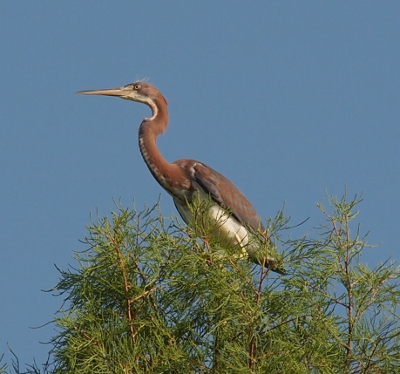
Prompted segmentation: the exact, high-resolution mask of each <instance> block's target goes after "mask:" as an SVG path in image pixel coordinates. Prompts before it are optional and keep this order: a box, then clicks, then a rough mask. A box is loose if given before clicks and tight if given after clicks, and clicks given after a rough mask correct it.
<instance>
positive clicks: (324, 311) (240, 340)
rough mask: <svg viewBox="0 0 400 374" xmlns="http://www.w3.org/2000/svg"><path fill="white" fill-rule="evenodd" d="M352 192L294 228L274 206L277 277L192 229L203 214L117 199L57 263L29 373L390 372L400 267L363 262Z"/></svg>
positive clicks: (395, 365)
mask: <svg viewBox="0 0 400 374" xmlns="http://www.w3.org/2000/svg"><path fill="white" fill-rule="evenodd" d="M360 201H361V199H358V198H357V197H355V198H354V199H351V200H350V201H348V199H347V197H346V196H344V197H343V198H342V199H340V200H337V199H335V198H333V197H328V202H329V205H328V207H327V208H325V207H324V206H322V205H319V209H320V211H321V212H322V217H324V218H323V219H324V222H323V223H322V224H321V225H320V226H319V227H318V228H316V229H314V230H311V231H310V232H309V233H308V234H307V235H304V236H303V237H301V238H297V239H293V238H290V237H289V238H287V237H286V233H287V232H290V231H291V230H288V229H289V228H290V226H289V220H288V219H286V218H285V217H284V214H283V212H279V213H278V214H277V216H276V217H275V219H274V220H272V221H271V222H270V224H269V227H270V229H269V230H270V234H271V236H272V238H273V243H275V246H276V247H277V248H278V250H277V252H278V253H282V256H283V262H284V266H285V268H286V271H287V274H286V275H284V276H281V275H278V274H275V273H273V272H271V271H270V270H268V269H267V268H265V267H261V266H258V265H254V264H251V263H250V262H248V261H246V260H245V259H243V258H240V256H236V255H235V253H232V252H229V253H227V252H225V251H224V250H223V243H219V242H218V240H216V241H214V242H213V243H210V242H208V241H202V240H200V239H198V235H199V233H201V236H202V237H207V232H208V230H212V228H210V227H208V226H207V224H204V222H199V221H201V220H195V222H193V224H192V225H189V226H184V227H183V226H181V225H180V223H179V221H178V220H176V219H174V218H172V219H164V218H163V217H162V215H161V214H160V212H159V211H158V210H157V207H154V208H153V209H145V210H143V211H142V212H137V211H136V210H135V209H130V208H129V209H128V208H123V207H119V208H118V211H117V212H115V213H113V214H112V216H111V217H104V218H101V219H99V221H98V222H96V223H94V224H92V225H90V226H89V227H88V235H87V237H86V238H85V240H84V242H85V250H84V251H82V252H76V253H75V256H76V259H77V263H78V264H79V265H78V266H76V267H75V268H73V267H71V268H69V269H60V270H59V271H60V280H59V282H58V284H57V286H56V287H55V288H54V291H56V292H57V293H58V294H59V295H60V297H61V298H62V300H63V301H64V302H63V306H62V308H61V309H60V311H59V313H58V314H57V315H56V317H55V319H54V324H55V330H56V332H55V334H56V335H55V336H54V338H53V339H52V340H51V347H52V349H51V352H50V359H49V362H48V363H46V364H45V365H44V366H43V367H41V366H40V365H36V364H34V365H32V366H30V367H28V369H27V372H29V373H50V372H51V373H60V374H61V373H63V374H64V373H79V374H86V373H88V374H89V373H91V374H93V373H185V374H186V373H299V374H301V373H348V374H350V373H354V374H355V373H398V372H400V329H399V327H400V325H399V316H398V306H399V301H400V290H399V284H398V278H399V275H400V269H399V268H398V267H395V266H394V264H393V263H390V262H388V261H383V262H382V263H381V264H379V265H377V266H376V267H374V268H372V269H371V268H369V267H368V266H367V265H366V264H363V262H362V257H361V255H362V253H363V251H365V250H368V247H369V245H367V243H366V237H365V236H363V234H362V233H361V229H360V227H359V226H357V224H356V223H355V217H356V216H357V213H358V211H357V210H356V209H357V205H358V204H359V203H360ZM193 209H199V211H198V212H201V210H202V207H201V206H199V207H194V208H193ZM194 213H197V212H194ZM199 214H200V213H199ZM195 216H198V217H201V215H196V214H195ZM350 229H351V230H350ZM265 250H266V251H269V253H272V254H273V255H274V256H277V254H276V253H275V252H274V248H271V247H267V248H265ZM13 366H14V367H13V372H18V373H19V372H21V371H20V368H19V365H18V361H17V359H15V361H14V365H13ZM0 372H7V373H10V372H11V371H10V369H9V368H6V367H3V369H2V371H1V370H0Z"/></svg>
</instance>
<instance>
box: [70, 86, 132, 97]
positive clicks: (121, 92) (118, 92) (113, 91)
mask: <svg viewBox="0 0 400 374" xmlns="http://www.w3.org/2000/svg"><path fill="white" fill-rule="evenodd" d="M131 92H132V90H130V89H128V88H126V87H119V88H107V89H104V90H89V91H78V92H77V94H79V95H105V96H120V97H121V96H126V95H128V94H129V93H131Z"/></svg>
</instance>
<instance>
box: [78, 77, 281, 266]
mask: <svg viewBox="0 0 400 374" xmlns="http://www.w3.org/2000/svg"><path fill="white" fill-rule="evenodd" d="M78 94H81V95H106V96H115V97H120V98H122V99H126V100H132V101H136V102H139V103H143V104H146V105H147V106H149V107H150V109H151V113H152V115H151V117H149V118H144V119H143V120H142V123H141V124H140V126H139V149H140V153H141V154H142V157H143V159H144V161H145V163H146V165H147V167H148V168H149V170H150V172H151V174H152V175H153V177H154V178H155V180H156V181H157V182H158V183H159V184H160V185H161V187H163V188H164V189H165V190H166V191H167V192H168V193H169V194H170V195H171V196H172V199H173V201H174V204H175V207H176V209H177V210H178V212H179V214H180V216H181V217H182V219H183V220H184V221H185V223H186V224H188V223H190V222H191V221H192V219H193V209H191V205H192V204H193V203H194V202H195V201H198V200H199V199H200V200H206V199H209V200H210V201H211V203H210V204H209V207H208V208H207V209H208V210H209V212H208V213H209V219H210V220H211V221H212V222H214V223H215V224H216V225H217V227H218V234H219V235H221V236H222V237H223V238H224V239H226V243H228V245H229V247H238V248H240V249H241V250H242V252H243V253H245V254H246V255H247V257H248V258H249V259H250V260H252V261H253V262H255V263H258V264H260V265H264V266H265V267H266V268H270V269H271V270H273V271H275V272H277V273H280V274H283V273H284V272H283V271H282V270H280V269H278V268H277V263H276V260H275V258H274V257H272V256H270V255H269V254H267V255H264V256H263V257H262V258H260V257H259V250H260V247H261V246H262V243H268V242H269V241H270V239H269V237H268V234H267V231H266V230H265V227H264V225H263V224H262V221H261V219H260V217H259V215H258V214H257V212H256V210H255V208H254V207H253V205H252V204H251V203H250V201H249V200H248V199H247V198H246V197H245V196H244V195H243V193H242V192H241V191H240V190H239V189H238V188H237V187H236V186H235V185H234V184H233V183H232V182H231V181H230V180H229V179H227V178H226V177H224V176H223V175H222V174H220V173H218V172H217V171H215V170H214V169H213V168H211V167H210V166H208V165H206V164H204V163H203V162H200V161H196V160H190V159H181V160H177V161H174V162H172V163H170V162H168V161H167V160H166V159H165V158H164V157H163V156H162V154H161V152H160V151H159V149H158V147H157V137H158V136H159V135H162V134H163V133H164V132H165V131H166V129H167V126H168V103H167V100H166V99H165V97H164V96H163V95H162V94H161V92H160V91H159V90H158V89H157V88H156V87H154V86H153V85H151V84H149V83H147V82H142V81H137V82H134V83H130V84H127V85H125V86H123V87H118V88H110V89H99V90H90V91H79V92H78ZM255 233H256V234H255ZM254 235H257V236H258V239H261V240H254Z"/></svg>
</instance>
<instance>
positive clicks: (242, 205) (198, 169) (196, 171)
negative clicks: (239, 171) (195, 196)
mask: <svg viewBox="0 0 400 374" xmlns="http://www.w3.org/2000/svg"><path fill="white" fill-rule="evenodd" d="M190 169H191V174H192V177H193V179H194V181H195V182H196V183H197V184H198V185H199V186H200V188H201V189H202V190H203V191H204V192H205V193H207V194H208V195H210V196H211V198H212V199H213V200H214V201H215V202H216V203H217V204H218V205H220V206H222V207H223V208H225V209H227V210H228V211H229V212H230V213H231V214H232V215H233V216H234V217H235V218H236V219H237V220H238V221H239V222H240V223H242V224H243V225H246V226H250V227H252V228H253V229H255V230H259V229H261V230H264V227H263V225H262V223H261V220H260V217H259V216H258V214H257V212H256V210H255V209H254V207H253V205H252V204H251V203H250V201H249V200H247V199H246V197H245V196H244V195H243V194H242V193H241V192H240V191H239V189H238V188H237V187H236V186H235V185H234V184H233V183H232V182H231V181H230V180H229V179H227V178H225V177H224V176H223V175H222V174H220V173H218V172H217V171H215V170H214V169H213V168H211V167H209V166H207V165H204V164H202V163H200V162H195V163H193V164H192V165H191V168H190Z"/></svg>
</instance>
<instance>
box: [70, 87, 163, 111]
mask: <svg viewBox="0 0 400 374" xmlns="http://www.w3.org/2000/svg"><path fill="white" fill-rule="evenodd" d="M77 93H78V94H80V95H105V96H117V97H120V98H122V99H126V100H133V101H137V102H140V103H144V104H147V105H149V106H150V107H152V108H154V106H159V105H167V100H165V98H164V96H163V95H162V94H161V93H160V91H158V90H157V88H155V87H154V86H153V85H151V84H149V83H146V82H134V83H129V84H127V85H126V86H123V87H118V88H107V89H102V90H90V91H79V92H77Z"/></svg>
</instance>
